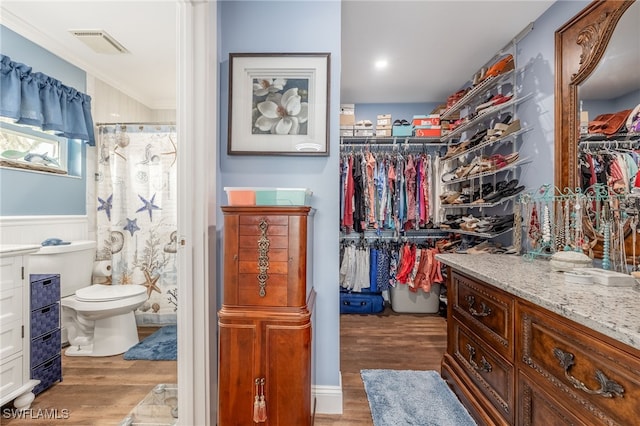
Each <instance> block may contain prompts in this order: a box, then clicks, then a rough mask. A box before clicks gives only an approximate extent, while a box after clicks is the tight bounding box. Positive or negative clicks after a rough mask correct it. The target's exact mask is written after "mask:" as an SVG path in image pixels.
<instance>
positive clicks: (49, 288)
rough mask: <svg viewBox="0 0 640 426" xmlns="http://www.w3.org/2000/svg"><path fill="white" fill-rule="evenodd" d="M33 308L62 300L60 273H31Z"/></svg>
mask: <svg viewBox="0 0 640 426" xmlns="http://www.w3.org/2000/svg"><path fill="white" fill-rule="evenodd" d="M29 281H30V283H31V289H30V290H31V310H32V311H33V310H34V309H38V308H42V307H44V306H47V305H51V304H52V303H56V302H58V301H59V300H60V274H31V275H30V276H29Z"/></svg>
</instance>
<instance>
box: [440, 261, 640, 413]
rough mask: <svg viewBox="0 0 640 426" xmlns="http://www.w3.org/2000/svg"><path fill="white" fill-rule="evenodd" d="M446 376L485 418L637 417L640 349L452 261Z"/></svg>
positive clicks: (457, 392)
mask: <svg viewBox="0 0 640 426" xmlns="http://www.w3.org/2000/svg"><path fill="white" fill-rule="evenodd" d="M448 298H449V303H448V309H449V311H448V321H447V327H448V328H447V332H448V344H447V353H446V354H445V356H444V358H443V362H442V376H443V377H444V378H445V380H447V382H448V383H449V384H450V386H451V387H452V389H453V391H454V392H455V393H456V395H457V396H458V397H459V398H460V400H461V401H462V402H463V403H464V405H465V406H466V407H467V408H468V410H469V412H470V413H471V415H472V416H473V417H474V418H475V419H476V421H477V422H478V424H480V425H503V424H504V425H540V426H547V425H550V424H553V425H565V424H566V425H585V426H586V425H588V426H592V425H621V426H622V425H624V426H627V425H632V424H638V419H640V404H638V401H640V351H638V350H637V349H635V348H632V347H630V346H627V345H624V344H623V343H620V342H618V341H616V340H614V339H612V338H610V337H607V336H605V335H603V334H601V333H599V332H597V331H595V330H592V329H590V328H587V327H585V326H582V325H580V324H577V323H576V322H574V321H571V320H569V319H567V318H564V317H562V316H560V315H558V314H555V313H553V312H550V311H548V310H546V309H544V308H542V307H540V306H538V305H536V304H534V303H531V302H528V301H526V300H523V299H520V298H519V297H517V296H514V295H512V294H509V293H507V292H505V291H503V290H500V289H498V288H496V287H494V286H491V285H489V284H486V283H484V282H481V281H479V280H477V279H474V278H471V277H470V276H468V275H464V274H462V273H459V272H457V271H455V270H453V269H452V268H449V287H448Z"/></svg>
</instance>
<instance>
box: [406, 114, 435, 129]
mask: <svg viewBox="0 0 640 426" xmlns="http://www.w3.org/2000/svg"><path fill="white" fill-rule="evenodd" d="M412 124H413V127H424V126H439V125H440V114H429V115H414V116H413V122H412Z"/></svg>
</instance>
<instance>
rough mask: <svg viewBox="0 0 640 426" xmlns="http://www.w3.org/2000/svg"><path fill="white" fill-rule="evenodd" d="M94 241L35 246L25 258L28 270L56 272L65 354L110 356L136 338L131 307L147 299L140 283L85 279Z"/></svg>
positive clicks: (134, 342)
mask: <svg viewBox="0 0 640 426" xmlns="http://www.w3.org/2000/svg"><path fill="white" fill-rule="evenodd" d="M95 253H96V243H95V241H72V242H71V243H70V244H67V245H57V246H46V247H41V248H40V250H39V251H37V252H36V253H33V254H31V256H30V257H29V273H31V274H60V297H61V299H60V305H61V306H62V314H61V326H62V329H63V341H64V340H65V338H64V336H65V334H66V336H67V338H68V341H69V345H70V346H69V347H68V348H67V350H66V351H65V354H66V355H69V356H111V355H118V354H121V353H124V352H126V351H127V350H128V349H129V348H131V347H132V346H133V345H135V344H136V343H138V341H139V339H138V329H137V327H136V319H135V316H134V314H133V311H134V310H136V308H138V307H139V306H140V305H142V304H143V303H144V302H145V301H146V300H147V295H146V288H145V287H144V286H142V285H137V284H134V285H102V284H91V274H92V270H93V262H94V259H95Z"/></svg>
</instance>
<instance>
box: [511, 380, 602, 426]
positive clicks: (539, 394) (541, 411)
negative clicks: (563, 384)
mask: <svg viewBox="0 0 640 426" xmlns="http://www.w3.org/2000/svg"><path fill="white" fill-rule="evenodd" d="M518 400H519V401H520V404H519V409H518V421H517V422H516V424H518V425H522V426H549V425H554V426H562V425H566V426H576V425H584V426H589V425H590V423H585V422H584V421H583V420H580V419H579V418H578V417H576V416H575V415H573V414H572V413H571V412H570V411H568V410H567V408H566V406H565V404H564V401H563V400H561V399H560V398H558V396H557V395H555V396H554V395H550V394H548V393H547V392H545V391H544V390H542V389H541V388H540V387H539V386H537V385H536V384H535V383H534V382H533V381H532V380H531V379H529V377H527V375H526V374H524V373H523V372H522V371H519V372H518ZM592 424H593V423H591V425H592Z"/></svg>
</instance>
